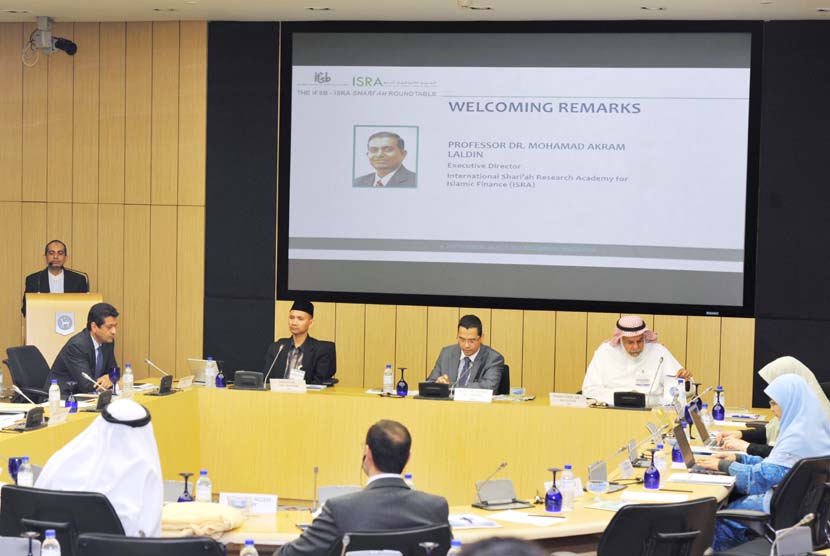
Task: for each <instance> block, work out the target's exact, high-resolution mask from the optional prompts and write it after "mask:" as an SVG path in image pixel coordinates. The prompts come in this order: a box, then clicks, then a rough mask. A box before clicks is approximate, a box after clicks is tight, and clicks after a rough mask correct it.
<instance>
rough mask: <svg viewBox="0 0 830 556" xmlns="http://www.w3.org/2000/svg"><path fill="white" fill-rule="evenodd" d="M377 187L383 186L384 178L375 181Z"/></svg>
mask: <svg viewBox="0 0 830 556" xmlns="http://www.w3.org/2000/svg"><path fill="white" fill-rule="evenodd" d="M375 187H383V180H378V181H377V183H375Z"/></svg>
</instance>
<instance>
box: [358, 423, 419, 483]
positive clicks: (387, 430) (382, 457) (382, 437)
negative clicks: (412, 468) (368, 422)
mask: <svg viewBox="0 0 830 556" xmlns="http://www.w3.org/2000/svg"><path fill="white" fill-rule="evenodd" d="M366 445H367V446H369V449H370V450H371V451H372V461H374V464H375V467H377V469H378V471H381V472H383V473H401V472H403V468H404V467H406V462H407V461H409V449H410V447H411V446H412V437H411V436H410V435H409V431H408V430H407V428H406V427H405V426H403V425H402V424H400V423H398V422H397V421H390V420H386V419H384V420H382V421H378V422H377V423H375V424H374V425H372V426H371V427H370V428H369V432H367V433H366Z"/></svg>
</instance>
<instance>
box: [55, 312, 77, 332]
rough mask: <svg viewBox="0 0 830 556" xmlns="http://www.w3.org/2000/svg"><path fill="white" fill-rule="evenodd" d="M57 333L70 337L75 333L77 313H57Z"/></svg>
mask: <svg viewBox="0 0 830 556" xmlns="http://www.w3.org/2000/svg"><path fill="white" fill-rule="evenodd" d="M55 332H56V333H57V334H60V335H61V336H68V335H70V334H72V333H74V332H75V313H55Z"/></svg>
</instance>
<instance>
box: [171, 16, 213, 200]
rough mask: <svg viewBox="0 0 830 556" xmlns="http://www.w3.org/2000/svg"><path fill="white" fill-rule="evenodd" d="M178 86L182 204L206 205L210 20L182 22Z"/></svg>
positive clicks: (179, 195)
mask: <svg viewBox="0 0 830 556" xmlns="http://www.w3.org/2000/svg"><path fill="white" fill-rule="evenodd" d="M179 52H180V64H181V65H180V67H179V76H180V80H179V81H180V85H179V180H178V181H179V189H178V202H179V204H180V205H204V204H205V186H204V184H205V148H206V145H205V131H206V128H207V125H206V121H207V112H206V108H207V23H206V22H204V21H183V22H182V23H181V48H180V50H179Z"/></svg>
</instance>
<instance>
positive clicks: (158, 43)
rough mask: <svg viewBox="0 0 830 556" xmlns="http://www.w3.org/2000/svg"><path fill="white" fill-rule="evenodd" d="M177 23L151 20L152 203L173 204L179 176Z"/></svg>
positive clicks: (176, 193)
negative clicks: (153, 21)
mask: <svg viewBox="0 0 830 556" xmlns="http://www.w3.org/2000/svg"><path fill="white" fill-rule="evenodd" d="M178 50H179V23H178V22H177V21H157V22H155V23H153V86H152V91H153V93H152V95H153V97H152V98H153V111H152V118H151V120H152V137H153V140H152V144H151V146H150V152H151V153H152V155H151V156H152V161H153V164H152V171H151V195H150V198H151V200H152V203H153V204H154V205H175V204H176V201H177V199H178V176H179V169H178V164H179V149H178V143H179V57H178V56H171V55H170V53H171V52H178Z"/></svg>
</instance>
